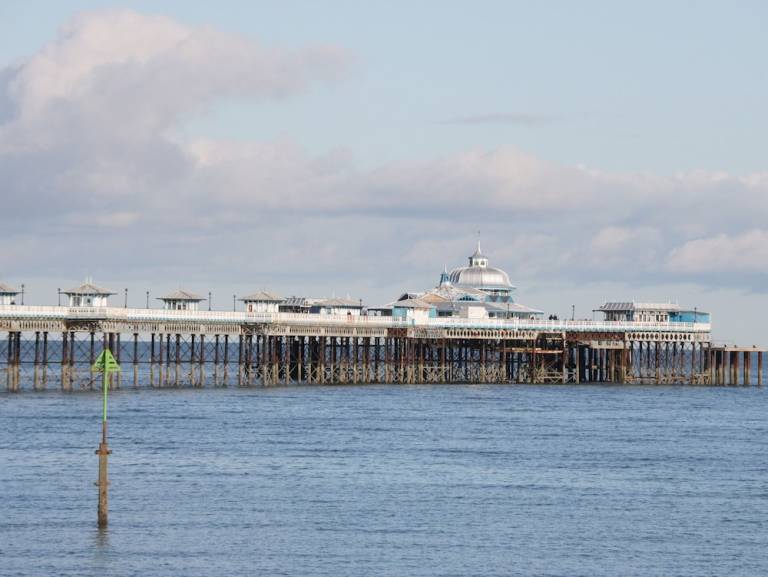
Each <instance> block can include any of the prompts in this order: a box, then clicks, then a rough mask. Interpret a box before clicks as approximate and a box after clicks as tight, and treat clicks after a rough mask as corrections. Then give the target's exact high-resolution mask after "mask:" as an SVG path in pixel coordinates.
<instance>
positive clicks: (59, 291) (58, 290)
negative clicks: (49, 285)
mask: <svg viewBox="0 0 768 577" xmlns="http://www.w3.org/2000/svg"><path fill="white" fill-rule="evenodd" d="M56 291H57V292H58V293H59V306H61V289H60V288H57V289H56Z"/></svg>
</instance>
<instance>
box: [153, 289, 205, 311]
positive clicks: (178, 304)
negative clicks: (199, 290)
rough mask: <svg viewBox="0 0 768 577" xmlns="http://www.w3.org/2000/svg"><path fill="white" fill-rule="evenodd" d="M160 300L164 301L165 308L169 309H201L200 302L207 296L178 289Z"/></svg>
mask: <svg viewBox="0 0 768 577" xmlns="http://www.w3.org/2000/svg"><path fill="white" fill-rule="evenodd" d="M158 300H160V301H163V308H164V309H165V310H168V311H197V310H200V303H201V302H203V301H204V300H205V298H203V297H201V296H200V295H196V294H195V293H191V292H188V291H184V290H177V291H174V292H172V293H171V294H168V295H165V296H164V297H160V298H158Z"/></svg>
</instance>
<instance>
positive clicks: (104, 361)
mask: <svg viewBox="0 0 768 577" xmlns="http://www.w3.org/2000/svg"><path fill="white" fill-rule="evenodd" d="M91 370H94V371H99V370H101V371H102V373H103V381H102V383H103V384H102V391H103V397H102V399H103V400H102V402H103V405H102V417H101V443H99V448H98V449H97V450H96V454H97V455H98V456H99V480H98V482H97V485H98V487H99V505H98V510H97V517H96V519H97V523H98V526H99V528H100V529H103V528H105V527H106V526H107V522H108V510H109V509H108V489H109V477H108V474H107V465H108V461H107V459H108V457H109V455H110V454H111V453H112V451H110V450H109V446H108V445H107V391H109V374H110V373H111V372H116V371H119V370H120V366H119V365H118V364H117V361H116V360H115V357H114V356H113V355H112V353H111V352H110V350H109V349H107V348H105V349H104V351H103V352H102V353H101V354H100V355H99V358H98V359H96V363H95V364H94V365H93V367H92V369H91Z"/></svg>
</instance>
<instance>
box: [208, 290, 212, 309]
mask: <svg viewBox="0 0 768 577" xmlns="http://www.w3.org/2000/svg"><path fill="white" fill-rule="evenodd" d="M208 310H211V291H208Z"/></svg>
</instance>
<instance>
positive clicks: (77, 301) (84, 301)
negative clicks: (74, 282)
mask: <svg viewBox="0 0 768 577" xmlns="http://www.w3.org/2000/svg"><path fill="white" fill-rule="evenodd" d="M62 293H64V294H65V295H66V296H67V297H69V306H71V307H107V306H109V297H110V296H111V295H113V294H115V293H114V292H112V291H111V290H108V289H105V288H102V287H100V286H96V285H95V284H93V281H91V280H90V279H89V280H86V281H85V283H83V284H81V285H80V286H79V287H75V288H71V289H67V290H65V291H62Z"/></svg>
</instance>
